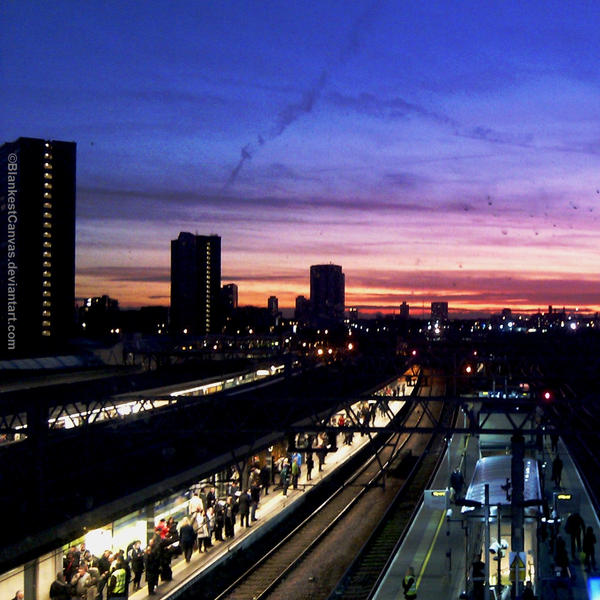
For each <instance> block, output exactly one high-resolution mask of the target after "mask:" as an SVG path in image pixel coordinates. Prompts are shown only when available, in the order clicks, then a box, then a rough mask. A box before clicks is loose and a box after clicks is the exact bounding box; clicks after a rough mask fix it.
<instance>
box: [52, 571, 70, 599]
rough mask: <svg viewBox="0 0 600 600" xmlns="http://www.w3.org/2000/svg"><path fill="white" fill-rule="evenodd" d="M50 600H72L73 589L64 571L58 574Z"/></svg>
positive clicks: (53, 583)
mask: <svg viewBox="0 0 600 600" xmlns="http://www.w3.org/2000/svg"><path fill="white" fill-rule="evenodd" d="M50 600H71V588H70V586H69V584H68V583H67V582H66V581H65V576H64V575H63V572H62V571H59V572H58V573H57V574H56V580H55V581H53V582H52V585H51V586H50Z"/></svg>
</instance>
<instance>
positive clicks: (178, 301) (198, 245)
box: [171, 232, 221, 335]
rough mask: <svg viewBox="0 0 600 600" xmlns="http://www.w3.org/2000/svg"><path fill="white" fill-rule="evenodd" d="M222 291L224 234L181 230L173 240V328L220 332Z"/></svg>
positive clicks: (176, 331)
mask: <svg viewBox="0 0 600 600" xmlns="http://www.w3.org/2000/svg"><path fill="white" fill-rule="evenodd" d="M220 292H221V238H220V237H219V236H218V235H194V234H192V233H187V232H181V233H180V234H179V237H178V238H177V239H176V240H172V241H171V331H172V332H173V333H176V334H182V333H188V334H191V335H204V334H207V333H216V332H218V331H219V329H220V326H221V319H220V311H219V297H220Z"/></svg>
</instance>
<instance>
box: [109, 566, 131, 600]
mask: <svg viewBox="0 0 600 600" xmlns="http://www.w3.org/2000/svg"><path fill="white" fill-rule="evenodd" d="M128 583H129V582H128V581H127V571H126V569H125V564H124V561H123V560H121V559H119V560H118V562H117V568H116V569H115V570H114V571H113V572H112V574H111V576H110V579H109V580H108V591H107V599H108V600H110V599H111V598H127V584H128Z"/></svg>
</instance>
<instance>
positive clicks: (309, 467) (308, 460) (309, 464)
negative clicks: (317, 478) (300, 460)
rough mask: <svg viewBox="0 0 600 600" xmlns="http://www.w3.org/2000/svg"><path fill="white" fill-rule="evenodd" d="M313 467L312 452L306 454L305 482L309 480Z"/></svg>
mask: <svg viewBox="0 0 600 600" xmlns="http://www.w3.org/2000/svg"><path fill="white" fill-rule="evenodd" d="M314 466H315V459H314V458H313V453H312V452H307V453H306V481H310V480H311V473H312V470H313V469H314Z"/></svg>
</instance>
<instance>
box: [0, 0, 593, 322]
mask: <svg viewBox="0 0 600 600" xmlns="http://www.w3.org/2000/svg"><path fill="white" fill-rule="evenodd" d="M0 18H1V19H2V22H3V23H4V24H5V27H4V31H3V50H2V52H1V54H0V76H1V79H2V81H3V83H4V85H3V93H2V97H1V98H0V107H1V110H2V114H3V119H2V126H1V133H2V136H1V137H2V140H3V141H9V140H13V139H16V138H17V137H19V136H21V135H24V136H32V137H44V138H54V139H66V140H74V141H76V142H77V143H78V175H77V177H78V197H77V205H78V208H77V243H78V245H77V295H78V296H87V295H98V294H102V293H109V294H110V295H111V296H113V297H116V298H117V299H119V300H120V302H121V304H122V305H124V306H137V305H144V304H154V303H156V304H167V303H168V295H169V260H170V256H169V251H170V246H169V241H170V240H171V239H175V238H176V237H177V235H178V233H179V231H183V230H185V231H192V232H198V233H206V234H208V233H218V234H220V235H221V236H222V238H223V244H222V245H223V281H224V283H225V282H228V281H236V282H238V284H239V287H240V302H241V303H242V304H246V303H247V304H250V303H252V304H259V305H260V304H265V305H266V299H267V297H268V296H269V295H271V294H274V295H277V296H279V298H280V305H283V306H292V305H293V300H294V297H295V296H296V295H298V294H307V293H308V268H309V266H310V265H311V264H315V263H321V262H335V263H337V264H341V265H342V266H343V268H344V271H345V273H346V282H347V303H348V304H349V305H357V306H360V307H364V308H365V309H369V308H370V309H373V310H377V309H385V310H388V309H389V310H391V309H393V308H397V306H398V305H399V304H400V303H401V302H402V301H407V302H409V304H410V303H412V304H413V305H419V306H420V305H421V304H422V303H428V302H430V301H436V300H447V301H449V303H450V306H451V307H454V308H455V309H456V310H457V311H461V312H466V311H469V310H472V311H483V310H496V309H498V308H499V307H502V306H510V307H512V308H514V309H515V310H517V309H518V308H523V309H535V308H537V307H544V306H545V305H546V304H555V305H563V304H564V305H567V306H589V307H591V308H593V309H594V310H597V309H599V308H600V300H599V298H600V296H599V293H600V283H599V282H598V277H597V272H598V266H597V265H598V264H599V250H598V248H600V245H599V244H598V233H597V230H598V227H597V222H596V220H597V218H598V212H599V211H600V206H599V202H600V192H599V188H600V181H599V176H598V173H599V167H600V102H598V97H599V91H600V89H599V88H600V68H599V67H598V65H599V64H600V60H599V59H600V36H598V33H597V29H598V24H599V23H600V4H597V3H591V2H589V3H583V2H581V3H577V2H574V3H573V2H570V3H564V2H544V3H541V2H528V3H518V2H497V3H496V2H436V3H405V2H395V1H394V2H392V1H384V0H381V1H378V2H366V1H364V2H363V1H356V2H332V1H331V2H330V1H327V2H319V3H314V2H286V3H282V2H257V1H253V2H249V1H248V2H246V1H238V2H226V1H219V2H208V1H200V2H169V3H166V2H165V3H159V2H119V3H117V2H84V3H77V2H53V3H42V2H16V1H15V2H4V3H2V6H1V7H0Z"/></svg>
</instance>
